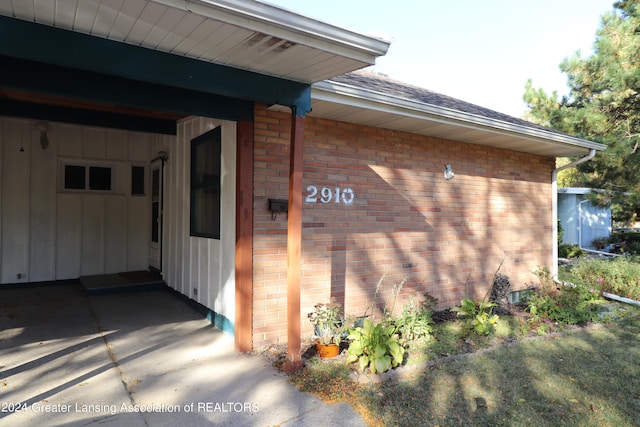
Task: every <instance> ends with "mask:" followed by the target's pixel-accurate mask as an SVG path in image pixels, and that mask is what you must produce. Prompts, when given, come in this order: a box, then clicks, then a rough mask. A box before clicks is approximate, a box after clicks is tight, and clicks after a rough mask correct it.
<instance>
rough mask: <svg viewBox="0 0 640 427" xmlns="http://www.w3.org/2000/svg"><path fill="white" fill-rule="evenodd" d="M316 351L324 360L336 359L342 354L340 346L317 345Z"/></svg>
mask: <svg viewBox="0 0 640 427" xmlns="http://www.w3.org/2000/svg"><path fill="white" fill-rule="evenodd" d="M316 351H317V352H318V355H319V356H320V357H322V358H323V359H325V358H329V357H336V356H337V355H338V354H339V353H340V346H339V345H338V344H320V343H316Z"/></svg>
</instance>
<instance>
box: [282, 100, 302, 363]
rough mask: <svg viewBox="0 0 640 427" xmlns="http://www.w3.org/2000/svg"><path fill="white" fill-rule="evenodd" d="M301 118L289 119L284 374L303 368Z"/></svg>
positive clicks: (293, 116) (292, 117) (294, 115)
mask: <svg viewBox="0 0 640 427" xmlns="http://www.w3.org/2000/svg"><path fill="white" fill-rule="evenodd" d="M303 152H304V117H298V116H296V113H295V110H294V111H293V113H292V115H291V157H290V159H289V208H288V209H289V211H288V217H289V222H288V231H287V261H288V265H287V360H286V361H285V364H284V370H285V371H287V372H295V371H297V370H300V369H301V368H302V359H301V355H300V255H301V253H302V168H303V160H304V153H303Z"/></svg>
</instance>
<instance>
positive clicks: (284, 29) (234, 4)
mask: <svg viewBox="0 0 640 427" xmlns="http://www.w3.org/2000/svg"><path fill="white" fill-rule="evenodd" d="M0 15H5V16H8V17H13V18H17V19H20V20H25V21H29V22H34V23H38V24H44V25H48V26H52V27H57V28H61V29H66V30H71V31H74V32H78V33H83V34H88V35H91V36H96V37H100V38H106V39H109V40H112V41H117V42H123V43H127V44H131V45H134V46H139V47H144V48H148V49H152V50H158V51H161V52H165V53H171V54H174V55H178V56H184V57H188V58H192V59H197V60H200V61H205V62H212V63H216V64H220V65H225V66H230V67H233V68H239V69H243V70H248V71H253V72H257V73H260V74H265V75H270V76H274V77H279V78H284V79H288V80H293V81H296V82H301V83H313V82H318V81H321V80H324V79H326V78H329V77H332V76H336V75H339V74H343V73H346V72H349V71H352V70H356V69H359V68H363V67H366V66H368V65H371V64H374V63H375V58H376V57H377V56H380V55H383V54H384V53H386V51H387V49H388V47H389V42H386V41H383V40H380V39H377V38H373V37H369V36H364V35H361V34H358V33H354V32H352V31H348V30H345V29H342V28H338V27H334V26H331V25H329V24H326V23H323V22H319V21H316V20H313V19H311V18H307V17H304V16H301V15H298V14H295V13H293V12H289V11H286V10H283V9H280V8H277V7H275V6H271V5H269V4H265V3H261V2H257V1H250V0H126V1H125V0H80V1H78V0H29V1H23V0H19V1H3V2H0Z"/></svg>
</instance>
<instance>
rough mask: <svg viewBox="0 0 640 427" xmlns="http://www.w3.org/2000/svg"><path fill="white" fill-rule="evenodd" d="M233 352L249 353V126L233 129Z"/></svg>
mask: <svg viewBox="0 0 640 427" xmlns="http://www.w3.org/2000/svg"><path fill="white" fill-rule="evenodd" d="M236 132H237V133H236V194H237V195H236V293H235V299H236V304H235V306H236V315H235V328H234V334H233V336H234V341H235V351H237V352H240V353H244V352H248V351H251V350H252V349H253V337H252V334H253V324H252V322H253V122H250V121H239V122H238V123H237V125H236Z"/></svg>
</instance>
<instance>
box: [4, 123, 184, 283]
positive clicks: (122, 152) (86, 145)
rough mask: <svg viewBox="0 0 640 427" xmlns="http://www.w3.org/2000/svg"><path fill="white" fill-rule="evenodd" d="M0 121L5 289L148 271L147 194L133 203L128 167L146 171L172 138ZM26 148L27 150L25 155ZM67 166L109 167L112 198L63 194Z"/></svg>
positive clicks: (96, 194) (148, 222)
mask: <svg viewBox="0 0 640 427" xmlns="http://www.w3.org/2000/svg"><path fill="white" fill-rule="evenodd" d="M47 125H48V130H47V136H48V139H49V146H48V147H47V148H46V149H43V148H42V147H41V146H40V132H39V130H38V128H37V125H36V122H35V121H33V120H27V119H16V118H8V117H0V214H1V217H0V255H1V259H0V283H18V282H29V281H31V282H37V281H49V280H61V279H73V278H77V277H79V276H80V275H85V274H103V273H116V272H121V271H132V270H140V269H146V268H147V267H148V251H149V238H150V201H149V190H147V191H146V194H145V195H144V196H131V195H130V189H131V182H130V172H131V165H132V164H133V163H135V164H136V165H145V167H146V170H147V174H146V179H145V181H146V182H145V184H146V187H147V189H149V188H150V163H149V162H150V160H151V159H152V158H154V157H156V155H157V153H158V151H160V150H165V149H166V146H168V141H169V140H170V139H171V138H172V137H161V136H158V135H151V134H142V133H137V132H127V131H120V130H112V129H102V128H94V127H83V126H75V125H68V124H61V123H53V122H48V123H47ZM21 148H24V151H22V150H21ZM64 162H72V163H76V164H87V165H109V166H111V167H112V168H113V169H112V174H113V175H112V177H113V190H114V191H112V192H110V193H89V192H68V191H64V190H63V189H62V175H63V172H64V170H63V164H64Z"/></svg>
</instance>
